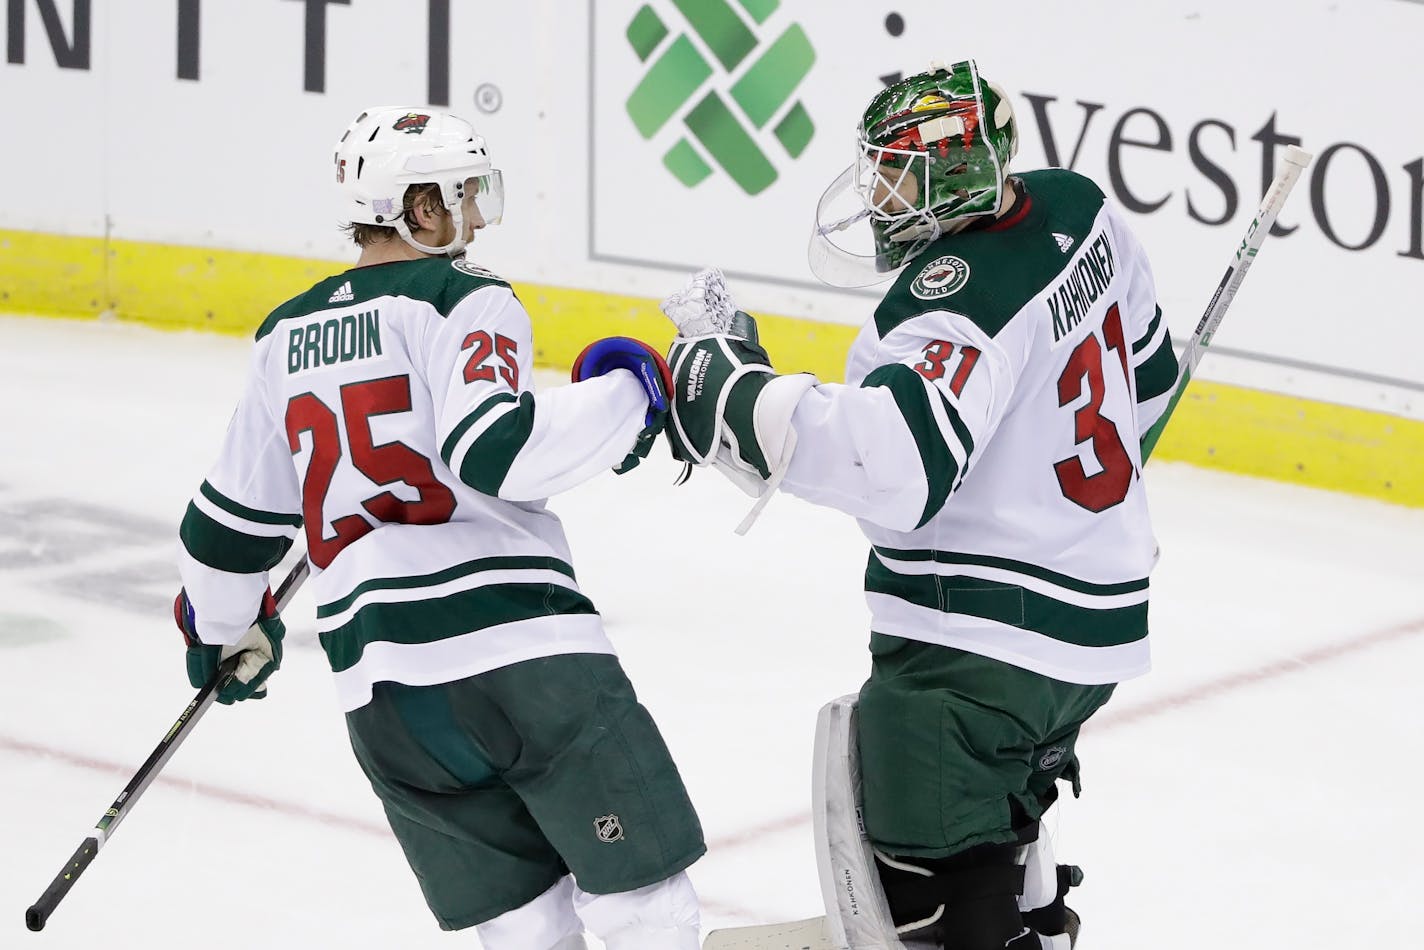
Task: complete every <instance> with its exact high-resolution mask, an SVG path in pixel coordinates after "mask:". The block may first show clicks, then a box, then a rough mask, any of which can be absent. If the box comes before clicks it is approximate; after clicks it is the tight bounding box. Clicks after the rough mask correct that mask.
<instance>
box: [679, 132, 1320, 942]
mask: <svg viewBox="0 0 1424 950" xmlns="http://www.w3.org/2000/svg"><path fill="white" fill-rule="evenodd" d="M1311 158H1312V156H1311V154H1310V153H1309V152H1307V151H1305V150H1304V149H1302V148H1298V147H1296V146H1294V145H1292V146H1288V147H1287V148H1286V152H1285V156H1284V160H1283V163H1282V166H1281V169H1280V171H1279V172H1277V174H1276V177H1275V179H1274V180H1273V181H1272V182H1271V185H1270V187H1269V188H1267V189H1266V194H1265V197H1264V198H1262V199H1261V206H1260V208H1258V209H1257V211H1256V214H1255V216H1254V217H1252V219H1251V223H1250V225H1249V226H1248V227H1247V228H1246V235H1245V237H1243V238H1242V240H1241V243H1240V245H1239V246H1238V247H1237V249H1236V253H1235V255H1234V256H1233V257H1232V260H1231V263H1230V264H1229V265H1228V266H1227V268H1226V273H1225V274H1224V275H1222V278H1221V281H1220V283H1218V284H1217V286H1216V291H1215V292H1214V293H1213V294H1212V297H1211V300H1210V302H1208V303H1207V306H1206V312H1205V313H1203V314H1202V317H1201V320H1200V321H1199V322H1198V323H1197V327H1196V330H1195V331H1194V332H1193V333H1192V336H1191V339H1189V340H1188V341H1187V345H1186V347H1185V348H1184V350H1183V351H1182V356H1181V359H1180V360H1179V361H1178V364H1177V382H1176V386H1175V387H1174V390H1173V393H1172V398H1171V400H1170V401H1169V402H1168V403H1167V409H1166V410H1165V411H1164V412H1163V413H1162V416H1161V418H1159V419H1158V420H1157V422H1156V423H1155V424H1154V425H1153V426H1152V428H1151V429H1149V430H1148V431H1147V434H1146V435H1145V436H1144V437H1143V439H1142V461H1143V462H1144V463H1145V462H1146V461H1147V458H1148V456H1150V455H1151V454H1152V450H1153V449H1154V448H1155V447H1156V445H1157V440H1158V439H1159V438H1161V436H1162V431H1163V430H1164V429H1166V427H1167V422H1168V420H1170V419H1171V417H1172V413H1173V412H1174V411H1175V410H1176V408H1177V403H1178V402H1180V401H1181V398H1182V393H1183V392H1184V391H1185V390H1186V388H1187V384H1188V383H1189V382H1191V379H1192V374H1193V373H1194V372H1195V371H1196V368H1197V365H1198V364H1199V363H1200V362H1201V359H1202V356H1203V355H1204V354H1205V352H1206V348H1207V347H1208V346H1210V345H1211V339H1212V337H1213V336H1214V335H1215V333H1216V331H1217V328H1218V327H1220V326H1221V320H1222V318H1223V317H1224V316H1225V315H1226V309H1227V308H1228V307H1229V306H1231V301H1232V299H1233V298H1234V297H1235V296H1236V291H1237V290H1239V289H1240V287H1241V283H1242V281H1244V280H1245V279H1246V272H1247V271H1248V270H1250V269H1251V263H1252V262H1253V261H1254V260H1255V259H1256V255H1257V253H1258V252H1259V251H1260V249H1261V245H1262V244H1263V243H1264V242H1265V240H1266V237H1267V235H1269V234H1270V233H1271V226H1272V225H1273V224H1274V223H1275V221H1276V216H1277V215H1279V214H1280V211H1281V208H1283V207H1284V206H1285V202H1286V198H1287V197H1288V196H1289V195H1290V193H1291V189H1292V188H1294V187H1295V184H1296V182H1297V181H1298V180H1299V179H1300V176H1301V173H1302V172H1303V171H1304V170H1305V169H1306V168H1307V167H1309V165H1310V162H1311ZM817 818H818V819H820V818H822V816H820V815H819V814H818V815H817ZM822 845H823V842H818V843H817V847H818V848H820V847H822ZM823 885H824V882H823ZM833 930H836V931H843V930H844V927H833V926H832V922H831V921H829V920H828V919H827V918H825V917H812V918H809V919H807V920H799V921H792V922H789V923H782V924H766V925H762V926H754V927H732V928H726V929H722V930H714V931H712V932H711V933H710V934H708V935H707V939H706V941H705V942H704V943H703V945H702V948H703V950H871V945H863V944H859V942H858V941H850V940H841V939H838V938H839V934H837V935H836V937H833V936H832V933H831V932H832V931H833ZM886 945H889V942H888V940H887V941H886V943H884V944H881V945H880V946H882V947H883V946H886Z"/></svg>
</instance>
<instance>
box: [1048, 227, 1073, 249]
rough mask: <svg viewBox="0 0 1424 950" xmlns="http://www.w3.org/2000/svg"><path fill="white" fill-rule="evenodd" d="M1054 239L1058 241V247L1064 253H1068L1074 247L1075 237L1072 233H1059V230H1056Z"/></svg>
mask: <svg viewBox="0 0 1424 950" xmlns="http://www.w3.org/2000/svg"><path fill="white" fill-rule="evenodd" d="M1053 240H1055V241H1057V242H1058V249H1059V250H1060V251H1062V252H1063V253H1064V254H1067V253H1068V251H1069V250H1070V249H1071V248H1072V247H1073V238H1072V237H1071V236H1070V235H1067V234H1059V233H1058V232H1057V231H1054V232H1053Z"/></svg>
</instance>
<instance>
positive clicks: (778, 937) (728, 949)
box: [702, 917, 845, 950]
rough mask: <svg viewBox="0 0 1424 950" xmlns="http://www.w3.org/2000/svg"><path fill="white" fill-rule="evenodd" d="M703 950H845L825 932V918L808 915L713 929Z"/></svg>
mask: <svg viewBox="0 0 1424 950" xmlns="http://www.w3.org/2000/svg"><path fill="white" fill-rule="evenodd" d="M702 950H845V948H844V947H838V946H836V945H835V944H834V943H832V942H831V938H830V937H829V936H827V934H826V918H824V917H810V918H807V919H806V920H793V921H790V922H788V923H783V924H762V925H761V926H758V927H727V928H724V929H722V930H714V931H712V932H711V933H710V934H708V935H707V939H706V940H704V941H703V942H702Z"/></svg>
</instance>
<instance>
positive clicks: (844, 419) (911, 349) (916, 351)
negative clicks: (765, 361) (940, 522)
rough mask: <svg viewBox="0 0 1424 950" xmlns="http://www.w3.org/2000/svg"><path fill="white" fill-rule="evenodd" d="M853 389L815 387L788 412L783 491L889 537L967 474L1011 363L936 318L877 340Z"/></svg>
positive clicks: (998, 405)
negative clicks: (788, 454) (791, 445)
mask: <svg viewBox="0 0 1424 950" xmlns="http://www.w3.org/2000/svg"><path fill="white" fill-rule="evenodd" d="M877 362H878V364H879V365H877V366H876V368H875V369H873V370H872V371H871V372H870V373H868V374H867V375H866V377H865V379H864V380H863V381H862V382H861V384H860V385H859V386H849V385H840V384H821V385H819V386H816V387H814V388H813V389H811V390H810V391H809V392H808V393H807V394H806V395H805V396H804V397H803V398H802V400H801V402H800V404H799V405H798V406H797V408H796V413H795V415H794V417H793V419H792V424H793V426H794V427H795V430H796V438H797V442H796V451H795V454H794V455H793V456H792V460H791V465H790V467H789V469H788V470H787V475H786V479H785V482H784V487H785V488H786V490H787V491H789V492H791V493H792V494H795V495H798V496H800V497H802V498H805V499H807V500H808V501H812V502H815V503H816V504H820V505H826V506H829V507H832V508H836V509H838V510H840V511H844V512H846V513H847V514H851V515H854V516H855V517H857V518H862V519H864V520H866V521H870V522H873V523H875V524H879V525H882V526H884V527H886V528H890V529H891V530H897V531H910V530H913V529H915V528H919V527H922V526H923V525H924V524H926V523H927V522H928V521H929V520H930V519H931V518H933V517H934V516H935V514H937V513H938V512H939V511H940V509H941V508H943V507H944V504H945V503H946V502H947V501H948V500H949V497H950V496H951V495H952V494H953V493H954V490H955V489H956V488H958V487H959V485H960V484H961V483H962V482H963V480H964V476H965V475H966V474H968V472H969V470H970V469H971V468H972V467H973V465H974V461H975V458H976V450H977V449H979V448H980V447H982V446H983V445H984V444H985V443H986V442H987V441H988V440H989V438H990V437H991V436H992V435H993V432H994V430H995V429H996V428H997V426H998V424H999V421H1000V420H1001V419H1002V418H1003V415H1004V412H1005V410H1006V408H1007V406H1008V402H1009V394H1010V393H1011V392H1012V390H1013V387H1014V384H1015V381H1016V379H1017V377H1018V373H1019V371H1020V370H1021V368H1022V360H1018V361H1017V362H1016V361H1015V360H1014V359H1013V358H1012V356H1011V355H1010V354H1009V353H1007V352H1006V351H1004V350H1003V349H1002V348H1001V347H999V346H998V345H997V344H995V343H994V341H992V340H990V339H989V338H988V337H987V335H985V334H984V333H983V332H982V331H981V330H979V329H978V327H976V326H975V325H974V324H973V323H972V322H971V321H970V320H968V319H967V318H965V317H963V316H960V315H958V314H953V313H948V312H944V311H940V312H935V313H930V314H924V315H922V316H920V317H917V318H915V319H913V320H910V321H907V322H906V323H905V324H902V325H901V326H900V327H898V328H896V329H895V330H894V331H893V332H892V333H890V334H889V335H888V336H886V337H885V339H883V340H882V341H881V342H880V348H879V359H878V360H877Z"/></svg>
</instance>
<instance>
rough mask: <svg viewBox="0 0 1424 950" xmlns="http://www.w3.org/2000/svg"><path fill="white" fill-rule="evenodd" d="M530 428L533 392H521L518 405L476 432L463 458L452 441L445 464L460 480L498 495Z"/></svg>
mask: <svg viewBox="0 0 1424 950" xmlns="http://www.w3.org/2000/svg"><path fill="white" fill-rule="evenodd" d="M500 401H501V402H507V401H508V400H500ZM492 402H494V400H488V401H486V402H485V403H484V404H482V405H481V406H480V408H479V409H476V410H475V412H476V413H479V414H481V415H482V414H483V413H484V412H485V411H488V408H493V407H492V406H490V403H492ZM471 424H472V425H473V423H471ZM533 432H534V394H533V393H521V394H520V396H519V403H518V405H517V406H515V407H514V408H512V409H510V410H508V411H507V412H505V413H504V414H503V415H502V416H500V417H499V418H498V419H496V420H495V421H494V422H492V423H491V424H490V426H489V428H487V429H485V431H483V432H481V433H480V434H479V435H478V436H476V437H475V439H474V441H473V442H471V443H470V446H469V448H467V449H465V454H464V457H463V458H460V459H456V458H455V453H454V451H453V449H454V446H453V445H452V446H451V449H452V451H451V453H450V458H449V459H447V460H446V462H445V464H446V465H449V466H450V467H451V469H452V470H454V471H455V472H456V474H458V475H459V476H460V481H462V482H464V483H465V484H466V485H469V486H470V487H471V488H473V489H474V490H475V491H477V492H480V493H482V494H485V495H492V496H495V497H498V495H499V489H500V486H502V485H503V484H504V480H505V478H507V477H508V476H509V470H510V468H511V467H512V466H513V465H514V460H515V459H516V458H518V456H519V453H520V452H521V451H523V449H524V446H525V444H526V443H527V442H528V441H529V436H530V435H531V434H533ZM462 434H463V433H462ZM446 441H447V442H448V441H449V440H446ZM442 451H443V449H442ZM456 464H458V465H459V467H458V468H456V467H455V466H456Z"/></svg>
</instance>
